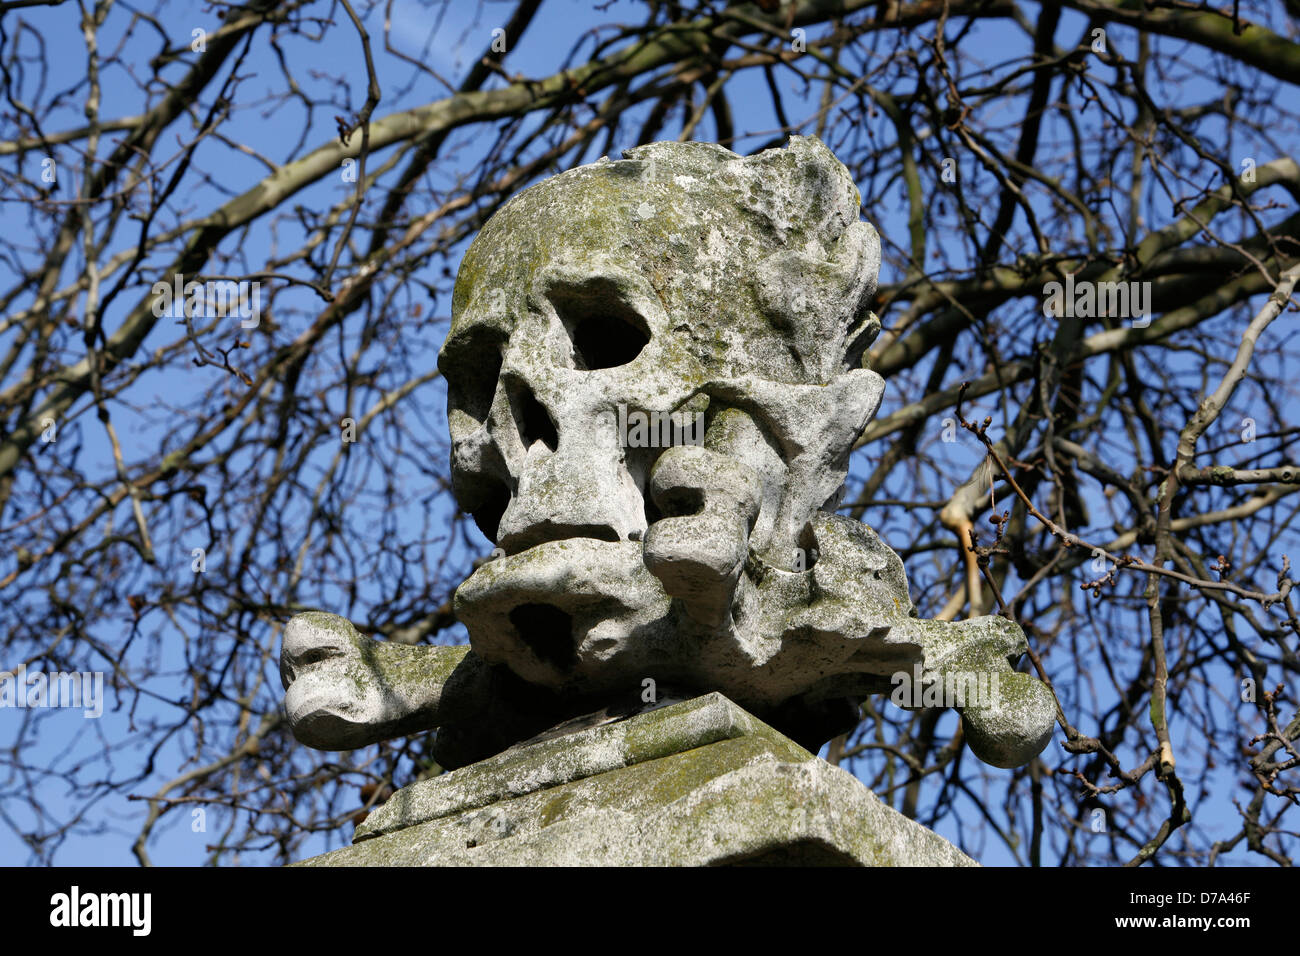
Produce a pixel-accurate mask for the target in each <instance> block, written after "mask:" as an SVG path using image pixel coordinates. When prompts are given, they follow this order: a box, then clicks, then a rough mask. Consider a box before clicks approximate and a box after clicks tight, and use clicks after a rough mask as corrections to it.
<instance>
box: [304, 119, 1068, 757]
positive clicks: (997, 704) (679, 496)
mask: <svg viewBox="0 0 1300 956" xmlns="http://www.w3.org/2000/svg"><path fill="white" fill-rule="evenodd" d="M625 155H627V156H628V157H629V158H628V159H625V160H622V161H618V162H610V161H609V160H607V159H602V160H601V161H600V162H598V163H594V164H592V165H590V166H584V167H581V168H579V169H574V170H570V171H568V172H565V173H562V174H561V175H559V176H556V177H554V178H553V179H549V180H547V181H545V182H543V183H541V184H539V185H537V186H534V187H532V188H531V189H528V190H526V191H525V192H523V193H521V194H520V195H518V196H516V197H514V198H513V199H511V200H510V202H508V203H506V205H505V206H503V207H502V209H501V210H500V211H499V212H497V214H496V215H495V216H493V217H492V219H491V220H490V221H489V222H488V223H487V225H486V226H484V227H483V230H482V232H481V233H480V234H479V236H478V237H477V239H476V240H475V241H474V243H473V244H472V245H471V247H470V249H469V251H468V252H467V253H466V256H465V259H464V262H463V263H462V265H461V270H460V274H459V276H458V278H457V281H456V290H455V295H454V299H453V305H452V327H451V331H450V333H449V335H448V338H447V341H446V343H445V344H444V346H443V349H442V353H441V355H440V357H439V368H440V369H441V370H442V373H443V375H444V377H445V379H446V381H447V392H448V415H447V417H448V420H449V424H450V427H451V436H452V479H453V484H454V490H455V493H456V496H457V498H458V499H459V501H460V503H461V505H462V506H463V507H464V508H465V509H466V510H467V511H468V512H470V513H471V514H472V515H473V516H474V518H475V520H476V521H477V522H478V525H479V527H480V528H481V529H482V530H483V532H484V534H486V535H487V536H488V537H489V538H490V539H492V541H493V542H494V543H495V544H496V545H497V550H496V551H495V552H494V556H493V559H492V560H490V561H488V562H486V563H485V564H483V565H482V566H481V567H479V569H478V570H476V571H475V572H474V574H472V575H471V576H470V577H469V579H468V580H466V581H465V582H464V583H463V584H462V585H461V587H460V588H459V589H458V590H457V592H456V598H455V607H456V613H457V615H458V617H459V618H460V620H461V621H463V622H464V624H465V626H466V628H467V629H468V631H469V635H470V642H471V647H472V650H471V651H469V652H465V651H464V650H463V649H460V650H457V649H452V648H441V647H414V648H407V649H403V650H401V651H397V650H394V649H392V648H389V647H386V646H383V645H379V644H376V642H374V641H371V640H370V639H369V638H366V637H363V636H362V635H360V634H358V633H356V631H355V630H354V629H353V628H352V627H351V626H350V625H349V624H348V623H347V622H346V621H342V619H338V618H335V617H334V616H333V615H314V616H313V615H300V616H299V618H296V619H295V621H294V622H292V623H291V626H290V631H289V634H288V635H287V636H286V640H285V644H284V651H283V654H282V675H283V679H284V683H285V687H286V688H287V689H288V690H289V695H288V698H287V700H288V713H289V719H290V725H291V726H292V727H293V728H294V732H295V733H296V734H298V736H299V738H300V739H302V740H304V741H305V742H307V743H309V744H311V745H312V746H315V747H320V748H322V749H350V748H354V747H358V746H362V745H364V744H366V743H370V742H374V741H377V740H382V739H386V738H387V737H388V736H392V735H394V734H398V733H410V732H412V731H413V730H414V729H418V728H426V729H431V728H434V727H437V728H439V735H438V742H437V743H438V747H439V748H440V753H439V760H440V761H442V762H443V764H444V765H445V766H451V765H455V764H457V763H462V762H467V761H470V760H475V759H480V758H481V757H484V756H488V755H490V754H491V753H495V752H497V751H498V750H500V749H502V748H503V747H505V746H508V745H510V744H511V743H513V742H515V741H518V740H520V739H523V738H524V737H527V736H530V735H531V734H535V733H536V732H537V731H538V730H542V729H544V728H546V727H549V726H551V725H554V724H559V723H561V722H562V721H563V720H565V719H566V718H572V717H575V716H577V715H580V714H585V713H589V712H590V711H592V710H595V709H596V708H597V707H602V708H605V711H602V712H610V713H613V712H616V711H618V708H624V709H623V710H622V711H621V712H622V713H626V712H627V711H626V709H625V708H626V703H617V701H619V700H620V699H621V700H623V701H624V702H626V699H627V697H628V695H629V693H630V694H631V695H632V696H633V697H634V698H635V696H636V695H637V694H639V693H640V692H641V691H642V690H643V689H645V690H649V689H650V688H651V687H654V688H658V689H659V693H661V694H663V693H665V692H670V693H673V694H682V693H686V694H700V693H707V692H711V691H721V692H722V693H724V694H726V695H727V696H729V697H730V698H731V699H733V700H734V701H736V702H737V703H738V704H740V705H741V706H743V707H746V708H748V709H749V710H751V711H753V712H754V713H756V714H757V715H758V716H760V717H762V718H763V719H765V720H768V721H769V722H770V723H772V724H773V725H774V726H776V727H777V728H778V729H780V730H783V731H785V732H786V733H788V734H790V735H791V736H793V737H794V738H795V739H796V740H798V741H799V742H800V743H803V744H804V745H805V746H808V747H811V748H816V747H817V746H818V745H820V743H822V742H824V741H825V740H827V739H829V738H830V737H831V736H833V735H834V734H836V733H839V732H842V731H843V730H846V729H848V728H849V727H851V726H853V724H854V723H855V722H856V719H857V706H858V704H859V702H860V701H861V699H862V698H863V697H864V696H865V695H867V694H870V693H877V692H882V691H889V690H890V689H891V687H894V688H895V690H897V686H896V684H897V678H898V675H900V674H903V675H913V674H914V675H916V678H917V681H916V684H917V687H918V689H919V688H920V687H921V686H924V687H925V688H926V691H927V692H926V694H925V695H924V696H923V697H916V696H911V697H908V696H906V695H904V698H902V699H900V700H896V701H895V702H897V703H901V704H902V705H903V706H936V705H937V704H934V703H932V702H931V699H930V696H929V694H928V691H929V690H931V689H934V688H935V687H937V686H939V685H940V684H941V683H943V682H945V681H947V680H948V679H949V678H952V677H953V676H954V675H966V676H967V677H969V676H970V675H971V674H976V675H989V676H991V677H992V679H993V685H994V686H995V687H996V688H997V692H996V693H995V694H993V695H992V697H991V699H989V698H988V697H985V698H982V699H980V700H979V701H978V702H972V701H971V700H969V699H967V698H965V697H962V696H960V695H958V699H957V702H956V703H951V702H949V703H944V704H942V705H938V706H956V707H957V709H958V710H959V711H961V713H962V718H963V725H964V727H965V729H966V733H967V740H968V741H969V743H970V745H971V748H972V749H973V750H974V751H975V753H976V754H977V755H978V756H979V757H981V758H982V759H984V760H986V761H987V762H989V763H993V764H996V765H999V766H1017V765H1019V764H1022V763H1024V762H1026V761H1028V760H1029V759H1030V758H1032V757H1033V756H1034V755H1035V754H1037V753H1039V752H1040V751H1041V750H1042V749H1043V747H1044V746H1046V744H1047V742H1048V740H1049V739H1050V737H1051V732H1052V727H1053V724H1054V719H1055V713H1056V709H1055V703H1054V700H1053V698H1052V696H1051V693H1050V692H1049V691H1048V690H1047V689H1046V688H1045V687H1044V686H1043V685H1042V684H1041V683H1039V682H1038V681H1037V680H1035V679H1033V678H1031V677H1029V676H1028V675H1025V674H1020V673H1015V672H1014V671H1013V670H1012V667H1011V663H1012V662H1014V661H1015V660H1016V659H1018V658H1019V656H1020V655H1021V654H1022V653H1023V651H1024V650H1025V638H1024V635H1023V634H1022V633H1021V631H1020V629H1019V628H1018V627H1017V626H1016V625H1015V624H1013V623H1011V622H1009V621H1006V620H1003V619H1001V618H992V617H986V618H980V619H978V620H975V621H968V622H963V623H960V624H949V623H944V622H939V621H923V620H920V619H919V618H917V617H916V612H915V610H914V608H913V607H912V603H911V600H910V599H909V597H908V587H907V578H906V576H905V575H904V573H903V565H902V562H901V561H900V560H899V558H898V556H897V555H896V554H894V552H893V551H891V550H890V549H889V548H888V547H886V546H885V545H884V544H883V543H882V542H881V541H880V539H879V537H877V535H876V534H875V532H873V531H872V530H871V529H870V528H869V527H867V526H866V525H864V524H861V523H859V522H856V521H851V520H848V519H846V518H843V517H840V516H838V515H836V514H835V507H836V505H837V504H838V503H839V499H840V495H841V493H842V490H843V483H844V479H845V476H846V474H847V469H848V458H849V452H850V450H851V449H852V447H853V442H854V441H855V439H856V438H857V436H858V435H859V434H860V433H861V432H862V429H863V428H864V427H865V426H866V424H867V422H868V421H869V420H870V419H871V416H872V415H874V414H875V412H876V409H877V408H878V406H879V404H880V398H881V394H882V391H883V382H882V381H881V379H880V377H879V376H878V375H876V374H875V373H874V372H871V371H869V370H867V369H865V368H863V367H862V362H863V355H864V353H865V350H866V348H867V346H868V345H869V344H870V343H871V341H872V339H873V338H874V337H875V335H876V334H877V332H878V331H879V323H878V321H877V320H876V318H875V316H874V315H872V313H871V312H870V311H869V308H868V303H869V301H870V299H871V296H872V294H873V292H874V290H875V282H876V273H877V270H878V268H879V262H880V247H879V241H878V239H877V237H876V233H875V230H874V229H872V227H871V226H869V225H867V224H866V223H864V222H861V221H860V219H859V196H858V192H857V189H856V188H855V187H854V185H853V182H852V179H851V177H850V176H849V173H848V171H847V170H846V169H845V168H844V167H843V166H842V165H841V164H840V163H839V162H838V161H837V160H836V159H835V157H834V156H832V155H831V153H830V151H829V150H827V149H826V147H825V146H823V145H822V144H821V143H820V142H819V141H818V140H816V139H806V138H802V137H797V136H796V137H793V138H792V139H791V141H790V144H789V146H787V147H786V148H784V149H773V150H767V151H765V152H762V153H759V154H757V155H755V156H750V157H746V158H742V157H740V156H738V155H736V154H735V153H732V152H730V151H728V150H726V149H723V148H721V147H718V146H711V145H706V144H699V143H656V144H653V145H650V146H643V147H639V148H637V149H633V150H629V151H628V152H627V153H626V154H625ZM672 416H676V418H673V417H672ZM669 689H671V690H669ZM891 696H894V695H891Z"/></svg>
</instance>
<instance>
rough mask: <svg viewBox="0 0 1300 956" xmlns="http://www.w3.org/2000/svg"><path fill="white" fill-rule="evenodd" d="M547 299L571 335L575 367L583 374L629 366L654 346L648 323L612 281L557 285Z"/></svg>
mask: <svg viewBox="0 0 1300 956" xmlns="http://www.w3.org/2000/svg"><path fill="white" fill-rule="evenodd" d="M546 297H547V298H548V299H549V300H550V302H551V305H552V306H553V307H554V309H555V313H556V315H558V316H559V317H560V322H561V323H562V324H563V325H564V328H565V331H567V332H568V333H569V341H570V342H571V343H572V345H573V359H574V363H575V364H576V365H577V367H578V368H579V369H581V370H583V371H595V370H597V369H604V368H618V367H619V366H621V365H627V364H628V363H629V362H631V361H633V360H634V359H635V358H636V357H637V356H638V355H640V354H641V350H642V349H644V348H645V347H646V345H647V344H648V343H649V342H650V328H649V325H648V324H647V323H646V320H645V319H644V318H642V317H641V314H640V313H639V312H638V311H637V310H636V309H635V308H633V307H632V306H631V305H630V304H629V303H628V302H627V300H626V299H625V298H624V297H623V295H622V294H621V293H620V292H619V289H618V286H617V284H616V283H614V282H613V281H611V280H609V279H593V280H590V281H588V282H585V283H583V284H581V285H578V284H572V283H556V284H554V285H552V286H551V287H550V288H549V289H548V290H547V292H546Z"/></svg>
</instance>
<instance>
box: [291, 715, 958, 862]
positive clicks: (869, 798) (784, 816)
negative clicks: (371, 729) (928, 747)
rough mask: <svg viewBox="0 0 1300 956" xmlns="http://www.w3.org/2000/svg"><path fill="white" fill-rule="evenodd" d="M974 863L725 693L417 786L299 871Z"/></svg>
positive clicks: (522, 748) (518, 750) (521, 748)
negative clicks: (349, 843)
mask: <svg viewBox="0 0 1300 956" xmlns="http://www.w3.org/2000/svg"><path fill="white" fill-rule="evenodd" d="M728 864H730V865H782V864H810V865H848V866H974V865H976V864H975V862H974V861H973V860H971V859H970V857H968V856H966V855H965V854H963V853H962V852H961V851H959V850H958V849H957V848H956V847H954V846H953V845H952V844H950V843H949V842H948V841H946V840H944V839H943V838H942V837H940V836H939V835H938V834H936V833H934V832H932V831H930V830H928V829H926V828H925V827H923V826H921V825H920V824H918V823H916V822H915V821H912V820H909V819H907V818H906V817H904V816H902V815H901V814H899V813H898V812H897V811H895V810H893V809H892V808H890V807H888V806H886V805H885V804H883V803H882V802H881V801H880V800H879V799H878V798H877V797H876V796H875V795H874V794H873V793H871V791H870V790H868V789H867V788H866V787H864V786H863V785H862V783H861V782H860V781H858V780H857V779H856V778H855V777H853V776H852V775H851V774H849V773H846V772H845V771H843V770H840V769H838V768H836V767H832V766H831V765H830V764H828V763H826V762H825V761H824V760H820V759H818V758H817V757H815V756H814V755H812V754H810V753H809V752H808V751H806V750H804V749H803V748H801V747H799V746H798V745H797V744H795V743H794V742H793V741H791V740H790V739H789V738H787V737H785V736H783V735H781V734H779V733H777V732H776V731H775V730H773V729H772V728H770V727H768V726H767V725H766V724H764V723H762V722H761V721H759V720H757V719H756V718H754V717H753V716H752V715H750V714H749V713H747V712H746V711H744V710H742V709H741V708H739V707H737V706H736V705H735V704H733V703H732V702H731V701H729V700H727V698H725V697H723V696H722V695H721V694H708V695H706V696H704V697H697V698H695V699H694V700H688V701H682V702H679V703H673V704H668V705H666V706H662V707H659V708H656V709H654V710H650V711H647V712H644V713H640V714H637V715H635V716H632V717H628V718H625V719H622V720H618V721H616V722H613V723H605V724H602V725H600V726H596V727H589V728H587V729H584V730H580V731H576V732H574V733H570V734H567V735H564V736H561V737H554V738H550V739H544V740H539V741H536V742H528V743H524V744H520V745H517V746H515V747H513V748H511V749H510V750H508V751H506V752H504V753H501V754H498V755H497V756H496V757H493V758H491V759H489V760H483V761H480V762H479V763H475V764H471V765H470V766H467V767H463V768H461V769H460V770H455V771H452V772H450V773H446V774H443V775H441V776H439V777H435V778H433V779H430V780H425V781H421V782H419V783H415V784H412V785H410V786H408V787H404V788H403V789H401V790H399V791H398V792H397V793H396V794H394V795H393V796H392V798H391V799H389V801H388V802H387V803H386V804H385V805H384V806H383V807H381V808H380V809H378V810H376V811H375V812H374V813H373V814H371V815H370V817H369V818H368V819H367V820H366V822H365V823H364V824H363V825H362V826H360V827H359V828H358V829H357V832H356V835H355V838H354V843H353V845H352V846H350V847H345V848H343V849H340V850H335V851H334V852H332V853H326V854H324V855H322V856H318V857H314V858H312V859H309V860H304V861H302V862H301V863H299V864H297V865H300V866H590V865H605V866H706V865H728Z"/></svg>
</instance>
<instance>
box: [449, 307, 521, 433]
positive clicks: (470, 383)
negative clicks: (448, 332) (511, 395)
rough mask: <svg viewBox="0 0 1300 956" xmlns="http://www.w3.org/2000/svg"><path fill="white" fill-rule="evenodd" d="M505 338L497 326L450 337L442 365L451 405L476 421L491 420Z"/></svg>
mask: <svg viewBox="0 0 1300 956" xmlns="http://www.w3.org/2000/svg"><path fill="white" fill-rule="evenodd" d="M504 345H505V338H504V336H503V335H502V334H501V333H500V332H498V331H497V330H495V329H490V328H483V327H475V328H470V329H467V330H466V331H465V332H463V333H462V334H460V335H458V336H456V337H455V338H454V339H451V340H448V342H447V345H446V346H445V348H444V349H443V354H442V355H441V356H440V357H439V361H438V368H439V369H440V370H441V371H442V376H443V378H444V379H446V381H447V407H448V408H455V409H458V410H460V411H462V412H464V413H465V414H466V415H468V416H470V417H471V418H473V419H474V421H476V422H483V421H486V420H487V416H488V412H490V411H491V410H492V399H493V397H495V395H496V390H497V379H499V378H500V377H501V362H502V353H503V351H504Z"/></svg>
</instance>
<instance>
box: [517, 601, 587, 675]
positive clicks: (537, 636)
mask: <svg viewBox="0 0 1300 956" xmlns="http://www.w3.org/2000/svg"><path fill="white" fill-rule="evenodd" d="M510 623H511V624H512V625H514V628H515V630H516V631H518V632H519V637H520V639H521V640H522V641H523V642H524V643H525V644H527V645H528V647H529V649H530V650H531V651H532V652H533V653H534V654H536V655H537V659H538V660H540V661H542V662H543V663H546V664H551V665H553V666H555V667H559V668H563V669H566V670H567V669H569V668H571V667H573V665H574V664H576V663H577V662H578V655H577V654H576V653H575V652H574V649H573V618H572V617H571V616H570V615H568V614H565V613H564V612H563V611H561V610H560V609H559V608H558V607H554V606H552V605H550V604H521V605H519V606H518V607H517V608H515V609H514V610H513V611H511V612H510Z"/></svg>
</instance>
